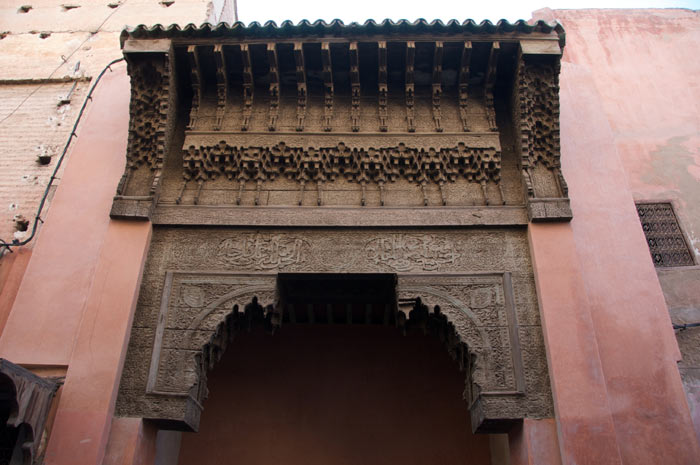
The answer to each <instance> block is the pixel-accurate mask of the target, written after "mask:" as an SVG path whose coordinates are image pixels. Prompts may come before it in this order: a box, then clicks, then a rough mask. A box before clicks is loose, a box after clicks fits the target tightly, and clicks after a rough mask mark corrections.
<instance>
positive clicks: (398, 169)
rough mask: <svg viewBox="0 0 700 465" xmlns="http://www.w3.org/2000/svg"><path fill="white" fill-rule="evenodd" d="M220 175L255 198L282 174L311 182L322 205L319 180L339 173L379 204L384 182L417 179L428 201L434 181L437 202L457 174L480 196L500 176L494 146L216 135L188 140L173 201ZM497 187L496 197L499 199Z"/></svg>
mask: <svg viewBox="0 0 700 465" xmlns="http://www.w3.org/2000/svg"><path fill="white" fill-rule="evenodd" d="M219 176H225V177H226V178H227V179H229V180H234V181H237V182H238V183H239V196H238V198H237V203H240V193H241V192H242V190H243V189H244V188H245V185H246V183H248V182H250V181H254V182H255V183H256V184H255V185H256V191H257V193H256V204H257V203H258V197H259V192H260V190H261V188H262V184H263V183H264V182H266V181H272V180H274V179H275V178H277V177H283V178H287V179H290V180H293V181H295V182H297V183H298V185H299V189H300V191H301V193H302V195H303V191H304V189H305V187H306V185H307V184H309V183H313V184H314V185H315V186H316V189H317V192H318V204H319V205H321V204H322V201H321V192H322V186H323V184H324V183H326V182H332V181H334V180H336V179H338V178H344V179H345V180H347V181H350V182H351V183H356V184H359V185H360V186H361V187H362V192H363V195H362V204H363V205H364V204H365V191H364V188H365V186H366V185H367V184H370V183H372V184H376V185H378V186H379V189H380V196H381V200H380V203H381V205H384V197H383V193H384V186H385V185H386V184H387V183H391V182H395V181H397V180H399V179H403V180H406V181H408V182H411V183H415V184H417V185H419V186H420V187H421V189H422V191H423V199H424V205H427V204H428V197H427V194H426V192H425V187H426V186H427V185H428V184H434V185H437V186H439V188H440V193H441V196H442V204H443V205H446V204H447V200H446V198H445V194H444V191H443V187H444V186H445V184H447V183H451V182H455V181H456V180H457V179H466V180H467V181H469V182H475V183H479V184H480V185H481V186H482V189H483V191H484V192H483V193H484V198H485V199H486V200H485V201H486V203H487V204H488V198H487V196H486V183H487V182H494V183H499V181H500V177H501V152H500V151H499V150H497V149H495V148H484V147H467V146H466V145H465V144H463V143H459V144H458V145H457V146H456V147H450V148H442V149H427V150H426V149H422V148H420V149H419V148H413V147H407V146H406V145H404V144H403V143H401V144H399V145H398V146H395V147H382V148H377V149H375V148H371V147H370V148H361V147H353V148H349V147H347V146H346V145H345V144H344V143H342V142H341V143H338V144H337V145H335V146H331V147H319V148H313V147H312V148H303V147H290V146H287V145H286V144H285V143H282V142H281V143H278V144H276V145H273V146H269V147H237V146H232V145H229V144H227V143H226V142H225V141H221V142H220V143H219V144H217V145H213V146H198V147H197V146H194V145H190V146H189V147H188V148H187V149H186V150H184V153H183V178H184V179H183V184H182V187H181V189H180V195H179V196H178V198H177V202H178V203H180V201H181V199H182V193H183V192H184V190H185V188H186V187H187V185H188V183H189V182H190V181H194V182H196V183H197V186H198V190H197V194H196V195H195V198H194V203H195V204H196V203H198V199H199V192H200V191H201V189H202V185H203V184H204V183H205V182H206V181H212V180H215V179H217V178H218V177H219ZM503 198H504V197H503V193H502V191H501V200H503Z"/></svg>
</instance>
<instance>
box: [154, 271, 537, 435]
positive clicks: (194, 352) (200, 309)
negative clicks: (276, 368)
mask: <svg viewBox="0 0 700 465" xmlns="http://www.w3.org/2000/svg"><path fill="white" fill-rule="evenodd" d="M286 275H291V276H300V275H310V274H309V273H287V274H286ZM324 275H331V274H324V273H319V274H315V276H319V277H321V276H324ZM367 275H368V276H371V274H367ZM382 275H387V273H382ZM312 276H314V275H312ZM347 276H353V275H352V274H348V275H347ZM394 276H395V285H396V289H395V291H396V303H397V305H396V306H395V308H394V312H395V315H394V318H393V321H394V322H395V324H396V325H397V326H398V327H399V329H404V330H405V329H406V328H407V327H412V328H418V329H419V330H423V331H425V332H431V333H432V334H434V335H435V336H437V337H438V338H440V340H442V341H443V342H444V344H445V346H446V348H447V350H448V353H449V354H450V355H451V356H452V357H453V359H455V360H456V361H457V362H458V365H459V368H460V370H464V371H466V373H467V375H466V379H465V400H467V403H468V405H467V407H468V409H469V411H470V415H471V423H472V430H473V431H474V432H477V433H500V432H507V431H508V430H509V429H510V428H511V427H512V425H513V424H515V423H517V422H518V420H520V419H522V418H523V415H522V414H521V413H519V411H518V409H517V408H514V405H515V404H516V403H517V402H518V399H521V398H523V397H524V396H525V377H524V373H523V361H522V355H521V352H520V342H519V336H518V325H517V321H516V312H515V300H514V296H513V285H512V281H511V274H510V273H509V272H504V273H480V274H458V273H396V274H394ZM279 277H280V274H278V273H229V272H183V271H168V272H166V276H165V285H164V288H163V295H162V299H161V306H160V313H159V316H158V325H157V329H156V333H155V340H154V345H153V353H152V357H151V364H150V369H149V373H148V380H147V387H146V396H147V398H148V399H149V400H150V401H151V402H152V405H154V406H155V409H154V410H153V411H152V413H154V414H153V415H150V416H148V417H147V418H146V419H148V420H152V421H154V422H155V423H156V424H157V425H158V426H159V427H160V428H161V429H174V430H182V431H197V429H198V426H199V420H200V416H201V413H202V411H203V401H204V400H205V399H206V397H207V394H208V391H207V387H206V383H207V371H209V370H211V369H213V367H214V366H215V364H216V363H217V362H218V360H220V358H221V356H222V355H223V353H224V352H225V350H226V348H227V347H228V344H229V343H231V342H232V341H233V339H234V337H235V334H236V333H237V332H238V331H241V330H245V328H248V327H250V324H251V322H259V323H262V324H265V325H267V326H268V328H269V329H270V330H272V331H274V330H275V329H276V328H279V327H280V326H281V325H282V321H283V319H284V308H283V304H282V303H281V302H280V295H279V291H278V289H279V283H278V280H279V279H280V278H279ZM221 289H227V290H228V291H225V292H223V291H221ZM205 292H219V294H220V295H217V296H216V298H214V299H213V300H212V301H211V302H210V303H209V304H207V305H205V304H204V302H205V298H204V293H205ZM490 306H492V307H493V306H495V307H497V308H498V309H499V310H498V312H497V313H498V315H497V316H496V319H497V320H498V319H500V320H503V321H502V325H501V326H493V324H494V323H493V322H491V323H490V324H489V323H488V322H485V321H482V319H483V315H480V314H479V310H480V309H485V308H490ZM482 313H483V312H482ZM484 314H485V313H484ZM494 321H496V320H494ZM489 333H495V334H496V337H495V338H494V337H493V336H492V335H490V334H489ZM494 341H497V342H496V343H494Z"/></svg>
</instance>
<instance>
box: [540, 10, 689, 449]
mask: <svg viewBox="0 0 700 465" xmlns="http://www.w3.org/2000/svg"><path fill="white" fill-rule="evenodd" d="M534 17H535V18H542V19H546V20H554V19H556V20H558V21H560V22H561V23H562V24H563V26H564V28H565V29H566V40H567V46H566V49H565V51H564V58H563V59H564V61H566V62H569V63H571V64H575V65H577V66H578V67H581V68H585V70H586V72H587V73H589V76H590V80H591V83H592V85H593V87H595V90H596V92H597V93H598V95H599V105H600V110H601V111H600V115H599V117H600V118H603V117H604V118H605V119H606V120H607V122H608V123H609V127H610V129H609V134H610V137H611V139H612V142H613V144H614V146H615V149H616V150H617V154H618V155H619V159H620V162H621V165H622V167H623V170H618V171H617V173H618V175H617V178H618V182H620V181H623V180H626V181H627V183H628V186H629V190H630V192H631V194H632V197H633V199H634V200H635V201H649V200H652V201H653V200H658V201H671V202H672V203H673V206H674V209H675V211H676V214H677V216H678V217H679V222H680V224H681V228H682V229H683V230H684V233H685V235H686V237H687V239H688V240H689V242H690V243H691V244H692V247H691V248H692V249H693V253H694V254H695V256H696V257H695V259H696V263H700V260H698V259H699V258H700V255H699V250H698V249H699V246H700V202H698V199H699V198H700V106H699V105H698V102H699V101H700V60H698V59H697V56H698V50H700V12H698V11H692V10H682V9H664V10H659V9H656V10H654V9H645V10H632V9H625V10H549V9H545V10H540V11H538V12H535V14H534ZM656 271H657V274H658V276H659V279H660V282H661V286H662V290H663V293H664V297H665V301H666V305H667V307H668V310H669V311H670V314H671V319H672V321H673V322H674V323H679V324H682V323H694V322H700V292H697V289H700V266H695V267H683V268H677V269H673V270H669V269H664V268H657V270H656ZM677 340H678V345H679V346H680V351H681V356H682V361H681V362H680V364H679V367H680V370H681V375H682V378H683V383H684V386H685V389H686V392H687V399H688V402H689V406H690V409H691V412H692V414H693V418H694V423H695V429H696V436H697V438H698V440H700V344H699V342H700V329H691V330H688V331H685V332H682V333H678V334H677Z"/></svg>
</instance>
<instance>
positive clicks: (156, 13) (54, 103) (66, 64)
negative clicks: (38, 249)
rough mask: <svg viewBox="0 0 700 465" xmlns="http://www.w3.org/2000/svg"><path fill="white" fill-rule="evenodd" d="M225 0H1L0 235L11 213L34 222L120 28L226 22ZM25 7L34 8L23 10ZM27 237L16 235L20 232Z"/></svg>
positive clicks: (9, 231) (114, 53) (6, 235)
mask: <svg viewBox="0 0 700 465" xmlns="http://www.w3.org/2000/svg"><path fill="white" fill-rule="evenodd" d="M165 3H172V4H171V5H169V6H166V5H165ZM229 3H231V2H229V1H224V0H218V1H215V2H211V1H209V0H177V1H176V2H159V1H158V0H113V1H112V0H78V1H75V2H63V1H57V0H36V1H31V0H27V1H21V2H20V1H11V2H3V4H2V5H0V48H2V54H0V98H2V101H3V106H2V108H1V109H0V239H3V240H5V241H7V242H11V241H12V239H13V238H14V234H15V231H16V226H15V222H14V221H13V219H14V218H15V216H16V215H22V216H23V217H24V218H25V219H27V220H30V228H31V223H32V222H33V219H34V215H35V212H36V208H37V206H38V203H39V199H40V198H41V195H42V194H43V191H44V189H45V188H46V185H47V184H48V182H49V178H50V176H51V173H52V172H53V169H54V166H55V163H56V160H57V158H58V156H59V155H60V153H61V151H62V150H63V146H64V145H65V143H66V141H67V140H68V137H69V135H70V130H71V128H72V127H73V124H74V123H75V119H76V118H77V115H78V110H79V109H80V106H81V105H82V103H83V101H84V99H85V95H86V94H87V91H88V88H89V86H90V85H91V79H93V78H95V77H96V76H97V74H99V72H100V71H101V70H102V69H103V68H104V66H105V65H106V64H107V63H109V62H110V61H111V60H114V59H116V58H120V57H121V56H122V53H121V50H120V47H119V35H120V33H121V31H122V29H123V28H124V26H125V25H130V26H136V25H139V24H148V25H152V24H156V23H161V24H165V25H170V24H172V23H178V24H182V25H185V24H188V23H195V24H201V23H202V22H204V21H207V20H208V21H212V22H214V23H216V22H218V21H219V20H222V21H231V11H230V5H229ZM64 4H65V5H68V4H70V5H72V6H75V8H65V7H63V6H62V5H64ZM22 6H31V9H29V10H28V11H26V12H24V11H23V10H22V9H21V7H22ZM222 12H223V13H222ZM74 84H75V89H72V88H73V85H74ZM71 90H72V91H71ZM67 96H70V97H69V98H66V97H67ZM62 100H65V102H63V103H62ZM69 153H70V152H69ZM42 154H48V155H50V156H52V160H51V162H50V163H49V164H48V165H41V164H39V163H38V162H37V157H38V156H39V155H42ZM60 177H61V173H59V175H58V178H59V179H57V180H56V181H54V185H58V184H59V183H60ZM26 236H27V234H24V233H18V235H17V238H19V239H21V238H23V237H26Z"/></svg>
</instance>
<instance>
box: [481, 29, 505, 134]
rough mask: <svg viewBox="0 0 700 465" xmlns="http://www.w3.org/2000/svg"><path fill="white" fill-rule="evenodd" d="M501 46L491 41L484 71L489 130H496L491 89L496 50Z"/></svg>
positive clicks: (494, 77)
mask: <svg viewBox="0 0 700 465" xmlns="http://www.w3.org/2000/svg"><path fill="white" fill-rule="evenodd" d="M500 50H501V46H500V44H499V43H498V42H493V44H492V45H491V53H490V54H489V64H488V68H487V71H486V81H485V88H484V97H485V98H486V118H487V119H488V122H489V130H491V131H498V126H497V125H496V109H495V108H494V102H493V89H494V87H496V71H497V68H498V52H500Z"/></svg>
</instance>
